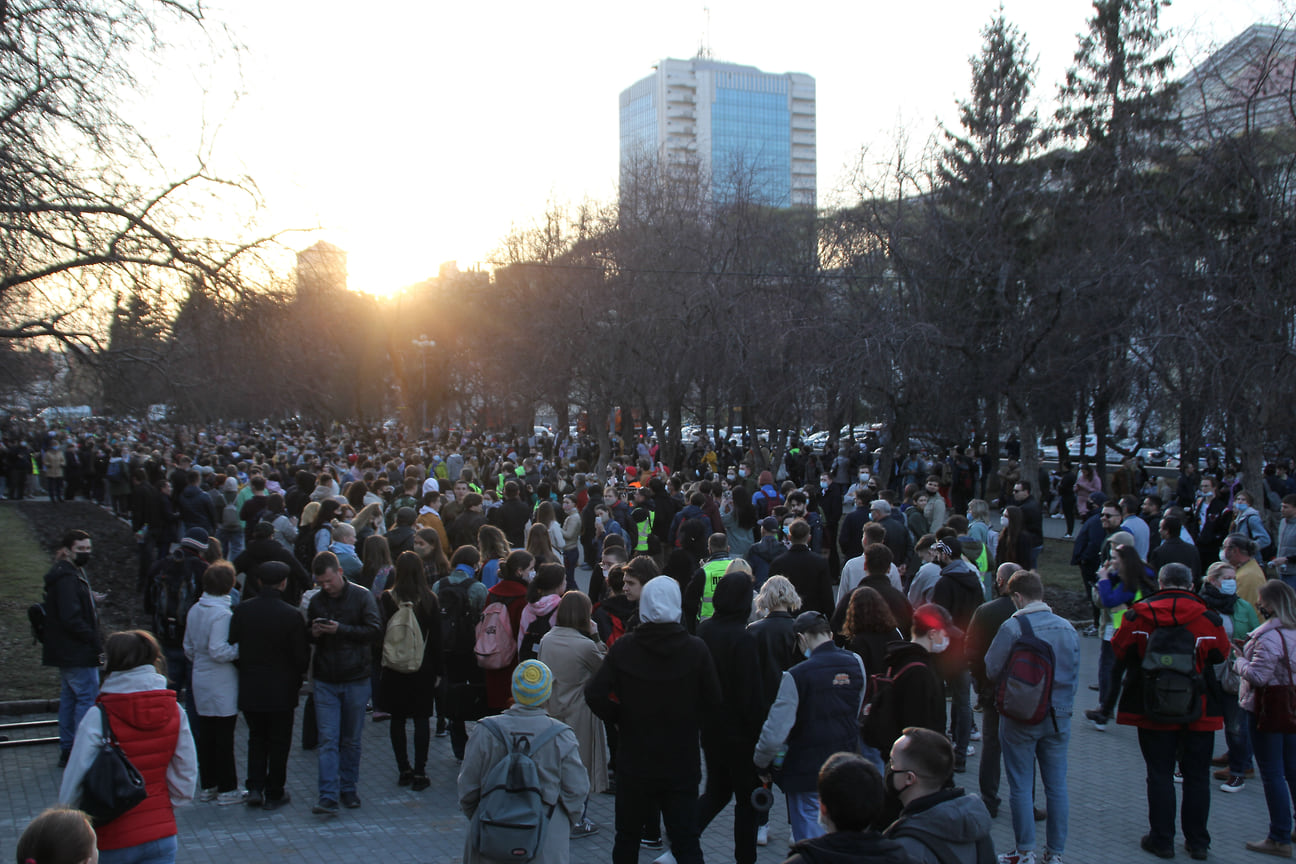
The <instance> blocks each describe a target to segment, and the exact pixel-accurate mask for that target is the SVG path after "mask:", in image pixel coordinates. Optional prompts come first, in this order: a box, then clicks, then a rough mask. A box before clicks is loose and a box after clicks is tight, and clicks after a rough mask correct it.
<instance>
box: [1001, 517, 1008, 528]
mask: <svg viewBox="0 0 1296 864" xmlns="http://www.w3.org/2000/svg"><path fill="white" fill-rule="evenodd" d="M999 527H1000V528H1007V527H1008V517H1007V516H1000V517H999Z"/></svg>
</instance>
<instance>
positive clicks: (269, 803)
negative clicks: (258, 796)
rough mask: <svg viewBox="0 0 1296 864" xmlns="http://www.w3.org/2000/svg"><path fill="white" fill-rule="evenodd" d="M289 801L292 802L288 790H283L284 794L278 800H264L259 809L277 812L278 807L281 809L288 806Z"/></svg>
mask: <svg viewBox="0 0 1296 864" xmlns="http://www.w3.org/2000/svg"><path fill="white" fill-rule="evenodd" d="M291 801H292V796H291V795H289V794H288V790H287V789H285V790H284V793H283V794H282V795H280V796H279V797H278V798H267V799H265V803H264V804H262V805H261V809H262V810H270V811H274V810H278V809H279V808H280V807H283V806H284V805H285V804H288V803H290V802H291Z"/></svg>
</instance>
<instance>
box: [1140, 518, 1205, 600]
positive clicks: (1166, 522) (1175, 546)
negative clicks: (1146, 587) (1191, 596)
mask: <svg viewBox="0 0 1296 864" xmlns="http://www.w3.org/2000/svg"><path fill="white" fill-rule="evenodd" d="M1182 530H1183V520H1182V519H1181V518H1180V517H1179V516H1178V515H1177V514H1174V513H1167V514H1166V515H1164V516H1162V517H1161V524H1160V526H1159V528H1158V531H1159V533H1160V535H1161V542H1160V544H1158V545H1157V547H1156V548H1155V549H1153V550H1152V552H1151V554H1150V555H1149V556H1148V563H1149V564H1151V565H1152V569H1153V570H1155V571H1156V572H1158V573H1160V572H1161V568H1162V567H1163V566H1165V565H1166V564H1183V565H1186V566H1187V567H1188V569H1189V570H1191V571H1192V576H1193V590H1194V591H1196V590H1198V589H1200V588H1201V583H1202V565H1201V553H1199V552H1198V551H1197V547H1196V546H1194V545H1193V544H1191V543H1187V542H1185V541H1184V539H1183V537H1181V536H1180V533H1181V532H1182Z"/></svg>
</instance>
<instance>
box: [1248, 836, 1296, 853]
mask: <svg viewBox="0 0 1296 864" xmlns="http://www.w3.org/2000/svg"><path fill="white" fill-rule="evenodd" d="M1246 848H1247V849H1249V850H1250V851H1252V852H1259V853H1261V854H1262V855H1277V856H1278V857H1279V858H1290V857H1292V847H1291V844H1290V843H1279V842H1277V841H1276V840H1273V839H1271V838H1269V837H1266V838H1265V839H1263V840H1261V841H1259V842H1257V843H1248V844H1246Z"/></svg>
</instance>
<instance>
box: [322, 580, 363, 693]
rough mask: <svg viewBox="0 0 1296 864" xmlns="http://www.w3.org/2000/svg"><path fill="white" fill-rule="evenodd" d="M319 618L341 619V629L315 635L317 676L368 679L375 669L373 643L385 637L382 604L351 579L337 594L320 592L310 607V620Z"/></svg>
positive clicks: (340, 681)
mask: <svg viewBox="0 0 1296 864" xmlns="http://www.w3.org/2000/svg"><path fill="white" fill-rule="evenodd" d="M316 618H327V619H329V620H332V621H336V622H338V631H337V632H336V633H333V634H331V635H326V636H318V637H311V641H313V642H314V643H315V645H316V648H315V667H314V668H315V678H316V679H317V680H319V681H327V682H329V683H330V684H344V683H347V682H350V681H364V680H366V679H367V678H368V677H369V676H370V674H372V672H373V668H372V664H373V653H372V649H371V648H370V645H371V644H372V643H374V642H376V641H378V640H379V639H380V638H381V637H382V619H381V618H380V617H379V616H378V603H377V602H376V601H375V600H374V598H373V595H372V594H370V593H369V590H368V589H367V588H361V587H360V586H359V585H356V584H354V583H352V582H347V583H346V585H345V586H343V590H342V593H341V594H340V595H339V596H337V597H330V596H329V595H328V593H327V592H325V591H320V592H319V593H318V594H316V595H315V596H314V597H312V598H311V600H310V606H308V607H307V610H306V619H307V621H314V620H315V619H316Z"/></svg>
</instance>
